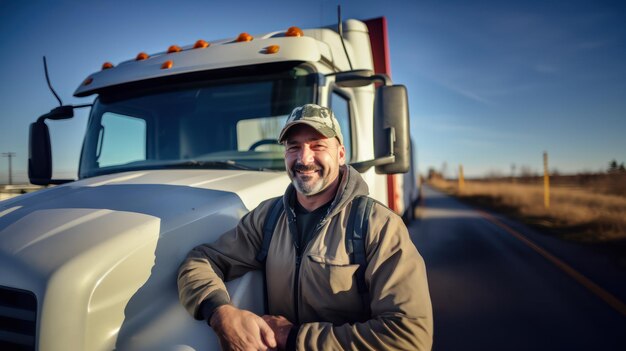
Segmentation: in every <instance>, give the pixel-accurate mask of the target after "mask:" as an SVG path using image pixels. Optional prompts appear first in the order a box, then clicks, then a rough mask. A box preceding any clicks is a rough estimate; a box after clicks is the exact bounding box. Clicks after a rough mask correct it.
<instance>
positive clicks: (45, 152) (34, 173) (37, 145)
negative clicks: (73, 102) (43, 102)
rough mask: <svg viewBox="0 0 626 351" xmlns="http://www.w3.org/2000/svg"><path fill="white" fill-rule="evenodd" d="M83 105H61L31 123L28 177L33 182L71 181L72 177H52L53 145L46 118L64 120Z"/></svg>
mask: <svg viewBox="0 0 626 351" xmlns="http://www.w3.org/2000/svg"><path fill="white" fill-rule="evenodd" d="M75 107H83V106H70V105H65V106H59V107H57V108H54V109H52V110H51V111H50V112H48V113H46V114H44V115H42V116H40V117H39V118H38V119H37V122H35V123H32V124H31V125H30V133H29V140H28V178H29V180H30V182H31V183H32V184H36V185H50V184H63V183H67V182H71V181H72V179H51V178H52V147H51V146H50V132H49V130H48V126H47V125H46V123H45V121H46V119H52V120H62V119H69V118H72V117H74V108H75Z"/></svg>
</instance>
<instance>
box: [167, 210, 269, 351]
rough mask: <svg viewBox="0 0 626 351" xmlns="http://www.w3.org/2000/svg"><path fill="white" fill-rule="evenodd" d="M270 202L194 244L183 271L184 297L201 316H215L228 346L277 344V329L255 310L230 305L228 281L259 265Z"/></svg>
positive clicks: (217, 329)
mask: <svg viewBox="0 0 626 351" xmlns="http://www.w3.org/2000/svg"><path fill="white" fill-rule="evenodd" d="M265 207H267V206H266V203H262V204H261V205H259V207H258V208H257V209H255V210H253V211H251V212H249V213H248V214H246V215H245V216H244V217H243V218H242V219H241V221H240V222H239V224H238V225H237V227H236V228H235V229H233V230H232V231H229V232H228V233H226V234H224V235H223V236H222V237H220V238H219V239H218V240H217V241H216V242H214V243H211V244H203V245H200V246H197V247H195V248H194V249H193V250H191V252H189V254H188V255H187V258H186V259H185V261H184V262H183V263H182V264H181V266H180V268H179V272H178V292H179V298H180V301H181V303H182V304H183V306H184V307H185V308H186V309H187V311H188V312H189V313H190V314H191V315H192V316H193V317H194V318H196V319H199V320H207V321H209V320H210V325H211V326H212V327H213V329H214V330H215V332H216V334H217V335H218V337H219V338H220V340H221V341H222V343H223V345H225V347H226V348H227V349H230V348H232V349H237V347H238V345H243V344H245V345H249V346H252V347H253V348H254V349H259V350H264V349H267V347H275V344H276V342H275V339H274V335H273V332H272V331H271V329H270V328H269V326H268V325H267V323H266V322H265V321H263V319H262V318H261V317H259V316H256V315H255V314H253V313H251V312H249V311H245V310H240V309H237V308H235V307H234V306H232V305H230V296H229V295H228V291H227V290H226V286H225V285H224V281H229V280H232V279H235V278H237V277H239V276H241V275H243V274H245V273H246V272H248V271H251V270H255V269H260V268H261V265H260V264H259V263H258V262H257V261H256V259H255V257H256V254H257V252H258V250H259V248H260V246H261V240H262V237H261V234H260V232H259V231H258V230H257V228H262V222H263V221H264V216H265V215H264V213H265V212H266V211H264V209H265Z"/></svg>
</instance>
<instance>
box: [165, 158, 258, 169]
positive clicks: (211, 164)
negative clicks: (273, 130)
mask: <svg viewBox="0 0 626 351" xmlns="http://www.w3.org/2000/svg"><path fill="white" fill-rule="evenodd" d="M164 167H165V168H217V169H241V170H244V171H266V170H267V169H266V168H258V167H250V166H246V165H244V164H241V163H237V162H235V161H233V160H226V161H198V160H188V161H183V162H178V163H171V164H168V165H165V166H164Z"/></svg>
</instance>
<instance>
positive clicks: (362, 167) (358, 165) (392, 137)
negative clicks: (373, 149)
mask: <svg viewBox="0 0 626 351" xmlns="http://www.w3.org/2000/svg"><path fill="white" fill-rule="evenodd" d="M385 129H387V130H388V132H389V150H390V152H389V155H387V156H383V157H379V158H375V159H373V160H368V161H361V162H355V163H351V164H350V165H351V166H352V167H354V169H356V170H357V171H358V172H359V173H363V172H366V171H367V170H368V169H370V168H372V167H375V166H382V165H387V164H390V163H394V162H396V155H394V154H393V145H394V143H395V142H396V129H395V128H393V127H389V128H385Z"/></svg>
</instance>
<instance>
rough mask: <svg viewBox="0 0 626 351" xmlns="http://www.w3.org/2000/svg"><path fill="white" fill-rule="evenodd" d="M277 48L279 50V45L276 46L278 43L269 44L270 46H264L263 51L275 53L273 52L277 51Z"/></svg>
mask: <svg viewBox="0 0 626 351" xmlns="http://www.w3.org/2000/svg"><path fill="white" fill-rule="evenodd" d="M278 50H280V46H278V45H270V46H268V47H266V48H265V53H266V54H275V53H277V52H278Z"/></svg>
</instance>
